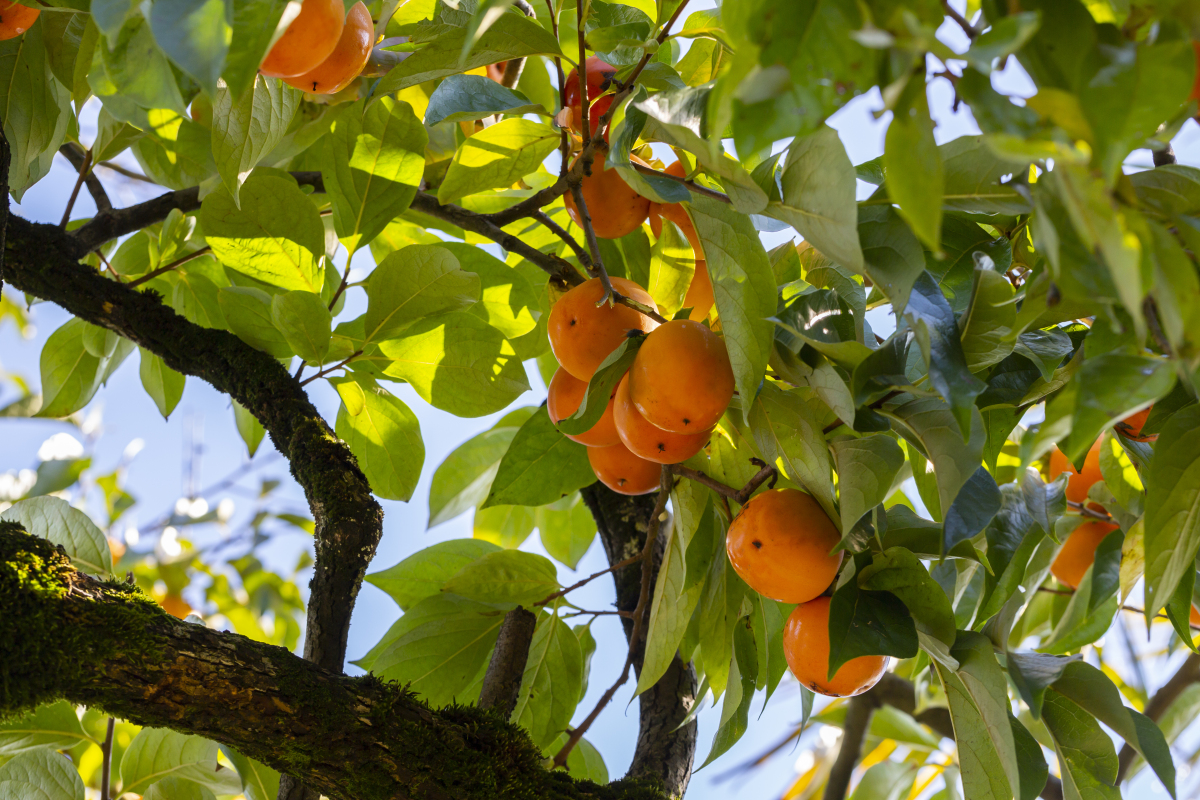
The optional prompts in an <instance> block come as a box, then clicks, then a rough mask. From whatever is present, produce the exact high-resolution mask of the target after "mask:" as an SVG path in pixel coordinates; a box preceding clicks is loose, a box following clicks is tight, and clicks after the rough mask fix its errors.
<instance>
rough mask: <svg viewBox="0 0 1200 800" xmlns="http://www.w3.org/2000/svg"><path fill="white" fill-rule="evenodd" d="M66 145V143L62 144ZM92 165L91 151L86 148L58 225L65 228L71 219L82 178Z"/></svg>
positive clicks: (81, 186)
mask: <svg viewBox="0 0 1200 800" xmlns="http://www.w3.org/2000/svg"><path fill="white" fill-rule="evenodd" d="M63 146H64V147H66V145H63ZM91 167H92V151H91V150H88V151H87V152H86V153H84V154H83V161H82V162H81V163H80V165H79V167H78V169H79V175H78V176H77V177H76V178H75V186H74V187H73V188H72V189H71V195H70V197H68V198H67V207H66V208H65V209H63V215H62V221H61V222H59V223H58V227H60V228H62V229H63V230H66V227H67V223H68V222H70V221H71V210H72V209H73V208H75V201H76V200H77V199H78V198H79V190H80V189H81V188H83V179H84V178H85V177H87V174H88V170H90V169H91Z"/></svg>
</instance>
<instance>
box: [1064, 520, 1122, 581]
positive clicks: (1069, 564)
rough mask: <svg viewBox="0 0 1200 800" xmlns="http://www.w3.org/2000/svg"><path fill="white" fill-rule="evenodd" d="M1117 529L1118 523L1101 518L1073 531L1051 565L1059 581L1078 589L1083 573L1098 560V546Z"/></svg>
mask: <svg viewBox="0 0 1200 800" xmlns="http://www.w3.org/2000/svg"><path fill="white" fill-rule="evenodd" d="M1116 529H1117V526H1116V525H1113V524H1111V523H1108V522H1100V521H1099V520H1097V521H1096V522H1085V523H1083V524H1082V525H1080V526H1079V527H1078V528H1076V529H1075V530H1073V531H1071V535H1070V536H1068V537H1067V540H1066V541H1065V542H1063V546H1062V549H1061V550H1059V551H1058V555H1056V556H1055V557H1054V562H1053V563H1052V564H1051V565H1050V572H1051V573H1052V574H1053V575H1054V577H1056V578H1058V580H1059V583H1065V584H1066V585H1067V586H1070V587H1071V588H1072V589H1078V588H1079V582H1080V581H1081V580H1083V573H1085V572H1087V570H1088V567H1090V566H1091V565H1092V562H1093V561H1095V560H1096V548H1097V547H1098V546H1099V545H1100V542H1102V541H1104V537H1105V536H1108V535H1109V534H1110V533H1112V532H1113V531H1115V530H1116Z"/></svg>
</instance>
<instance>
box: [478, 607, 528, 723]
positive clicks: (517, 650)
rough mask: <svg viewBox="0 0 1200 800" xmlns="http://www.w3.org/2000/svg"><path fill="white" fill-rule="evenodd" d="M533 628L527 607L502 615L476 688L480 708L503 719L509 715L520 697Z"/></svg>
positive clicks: (517, 608)
mask: <svg viewBox="0 0 1200 800" xmlns="http://www.w3.org/2000/svg"><path fill="white" fill-rule="evenodd" d="M536 627H537V615H536V614H534V613H533V612H532V611H529V610H528V609H525V608H521V607H520V606H517V607H516V608H514V609H513V610H512V611H510V612H508V613H507V614H505V615H504V622H503V623H501V625H500V635H499V636H498V637H497V638H496V649H495V650H493V651H492V660H491V661H489V662H488V668H487V672H485V673H484V675H483V688H482V689H480V690H479V703H478V704H477V705H478V706H479V707H480V708H488V709H492V710H493V711H495V712H496V713H497V714H499V715H500V716H502V717H504V718H505V719H507V718H509V717H511V716H512V713H513V711H514V710H515V709H516V707H517V699H518V698H519V697H520V696H521V679H522V678H523V677H525V662H526V661H527V660H528V659H529V645H530V643H531V642H532V641H533V630H534V628H536Z"/></svg>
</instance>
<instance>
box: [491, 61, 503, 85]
mask: <svg viewBox="0 0 1200 800" xmlns="http://www.w3.org/2000/svg"><path fill="white" fill-rule="evenodd" d="M507 66H508V62H507V61H497V62H496V63H495V64H488V65H487V67H486V69H487V76H488V77H489V78H491V79H492V80H493V81H495V82H496V83H504V68H505V67H507Z"/></svg>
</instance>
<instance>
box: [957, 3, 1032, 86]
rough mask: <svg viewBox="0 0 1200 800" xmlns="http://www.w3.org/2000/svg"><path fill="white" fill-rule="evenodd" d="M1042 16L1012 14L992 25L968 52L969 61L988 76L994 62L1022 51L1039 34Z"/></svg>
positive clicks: (1027, 13) (1028, 13) (1028, 12)
mask: <svg viewBox="0 0 1200 800" xmlns="http://www.w3.org/2000/svg"><path fill="white" fill-rule="evenodd" d="M1040 24H1041V15H1040V14H1039V13H1038V12H1036V11H1027V12H1025V13H1023V14H1011V15H1009V16H1006V17H1002V18H1000V19H998V20H996V21H995V22H993V23H992V27H991V28H990V29H989V30H988V31H987V33H985V34H983V35H982V36H980V37H979V38H977V39H976V40H975V41H973V42H972V43H971V47H970V49H969V50H967V54H966V57H967V61H968V63H970V65H971V66H972V67H974V68H975V69H977V70H979V71H980V72H982V73H983V74H984V75H988V74H990V73H991V71H992V62H993V61H995V60H997V59H1002V58H1005V57H1006V56H1009V55H1012V54H1013V53H1015V52H1017V51H1018V50H1020V49H1021V48H1022V47H1024V46H1025V43H1026V42H1028V41H1029V39H1030V38H1031V37H1032V36H1033V34H1034V33H1036V32H1037V29H1038V25H1040Z"/></svg>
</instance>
